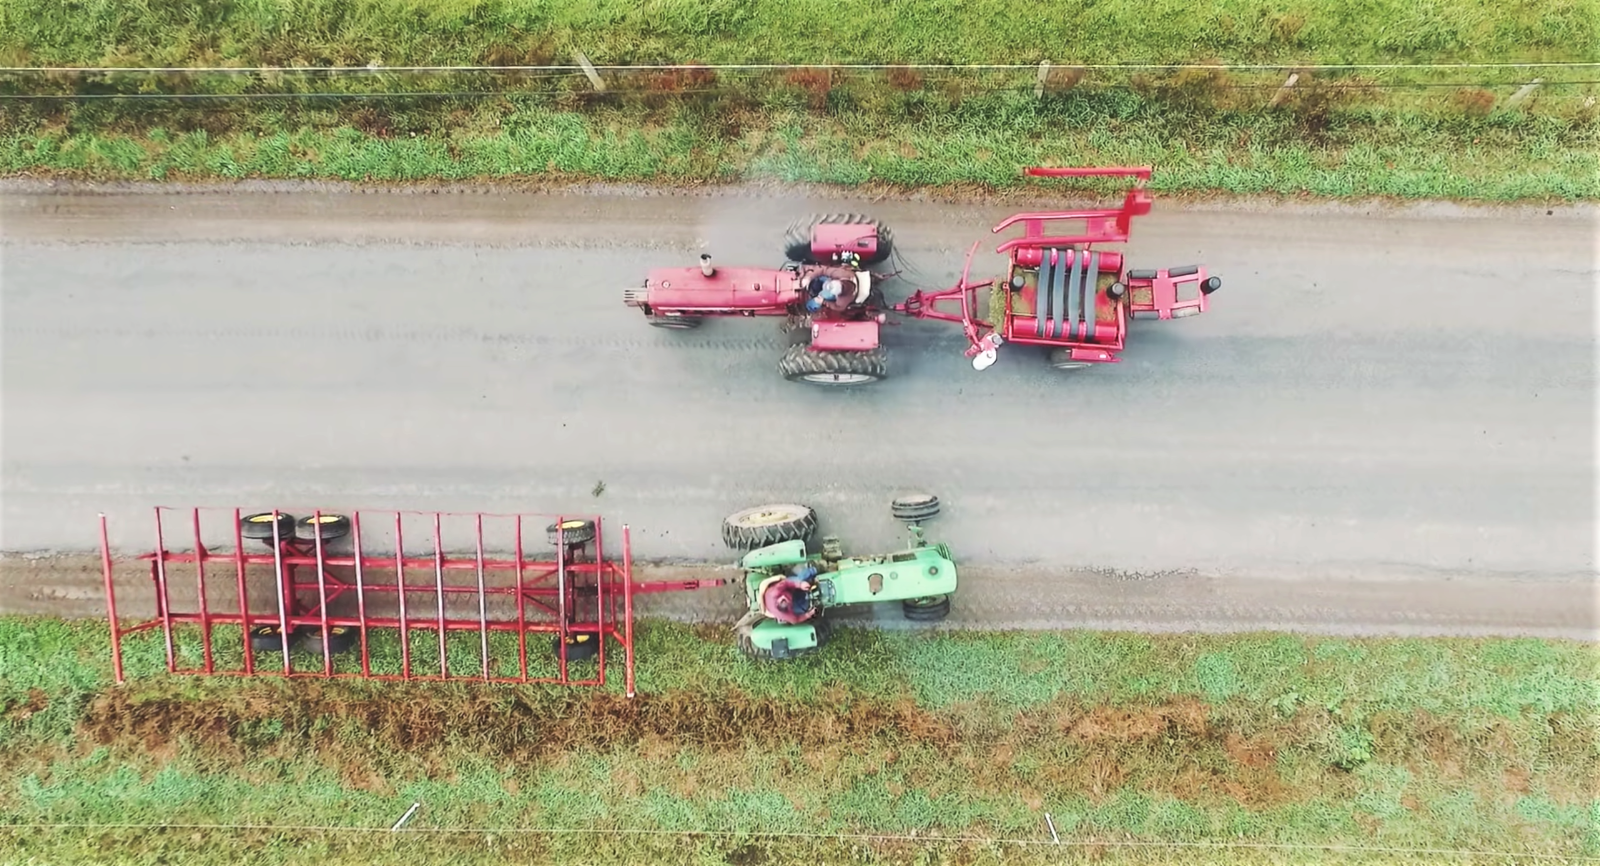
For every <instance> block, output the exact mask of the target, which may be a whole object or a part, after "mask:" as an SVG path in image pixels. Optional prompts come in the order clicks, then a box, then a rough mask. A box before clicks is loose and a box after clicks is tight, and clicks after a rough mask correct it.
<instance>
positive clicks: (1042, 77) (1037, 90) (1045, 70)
mask: <svg viewBox="0 0 1600 866" xmlns="http://www.w3.org/2000/svg"><path fill="white" fill-rule="evenodd" d="M1049 79H1050V61H1048V60H1041V61H1039V80H1038V81H1037V82H1035V83H1034V85H1033V98H1034V99H1041V98H1043V97H1044V84H1045V82H1046V81H1048V80H1049Z"/></svg>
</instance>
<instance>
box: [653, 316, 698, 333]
mask: <svg viewBox="0 0 1600 866" xmlns="http://www.w3.org/2000/svg"><path fill="white" fill-rule="evenodd" d="M649 322H650V324H651V325H652V326H653V327H657V328H665V329H667V330H669V331H688V330H692V329H694V328H698V327H700V322H701V318H700V317H699V316H650V317H649Z"/></svg>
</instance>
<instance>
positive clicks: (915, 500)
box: [889, 493, 939, 523]
mask: <svg viewBox="0 0 1600 866" xmlns="http://www.w3.org/2000/svg"><path fill="white" fill-rule="evenodd" d="M889 511H890V513H891V514H893V515H894V519H895V520H901V521H904V522H906V523H916V522H918V521H922V520H928V519H929V518H932V517H936V516H938V514H939V497H937V496H934V495H933V494H932V493H907V494H906V495H904V496H897V497H895V499H894V501H893V502H890V503H889Z"/></svg>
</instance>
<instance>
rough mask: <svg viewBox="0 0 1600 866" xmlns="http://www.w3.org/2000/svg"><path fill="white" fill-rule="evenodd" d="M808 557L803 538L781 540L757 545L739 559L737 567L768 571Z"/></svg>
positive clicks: (797, 563) (798, 562)
mask: <svg viewBox="0 0 1600 866" xmlns="http://www.w3.org/2000/svg"><path fill="white" fill-rule="evenodd" d="M809 558H810V557H808V556H807V555H806V543H805V541H804V540H801V539H795V540H794V541H783V542H779V543H777V544H769V545H767V546H766V547H758V548H756V549H755V550H752V551H750V552H749V553H747V554H745V555H744V558H743V559H741V560H739V567H740V568H743V569H744V570H746V571H768V570H771V569H774V568H784V567H786V566H790V565H799V564H800V563H802V562H805V561H806V560H808V559H809Z"/></svg>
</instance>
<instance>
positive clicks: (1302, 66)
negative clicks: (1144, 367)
mask: <svg viewBox="0 0 1600 866" xmlns="http://www.w3.org/2000/svg"><path fill="white" fill-rule="evenodd" d="M1049 62H1050V65H1051V66H1052V67H1057V68H1062V69H1253V70H1260V71H1269V70H1276V71H1281V72H1295V71H1308V70H1332V69H1417V70H1425V69H1582V68H1596V67H1600V61H1587V60H1576V61H1541V62H1528V63H1268V64H1261V63H1071V62H1065V61H1063V62H1060V63H1057V62H1055V61H1049ZM584 68H585V67H583V66H382V65H379V64H371V65H368V66H3V67H0V74H7V75H16V74H28V73H32V74H41V75H43V74H56V75H59V74H66V73H80V74H82V73H94V74H104V73H112V72H124V73H146V74H156V73H160V74H180V73H198V72H207V73H211V72H215V73H229V74H234V75H247V74H248V75H253V74H261V73H267V72H294V73H307V72H320V73H341V74H354V75H361V74H372V73H385V72H531V71H557V70H559V71H571V72H581V71H583V70H584ZM589 68H592V69H594V70H596V71H608V72H625V71H629V70H678V69H684V70H687V69H693V70H711V71H717V70H782V69H970V70H1024V69H1027V70H1033V69H1038V68H1039V64H1037V63H725V64H715V63H665V64H649V63H647V64H639V65H631V64H630V65H618V66H608V65H603V64H594V65H592V66H591V67H589Z"/></svg>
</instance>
